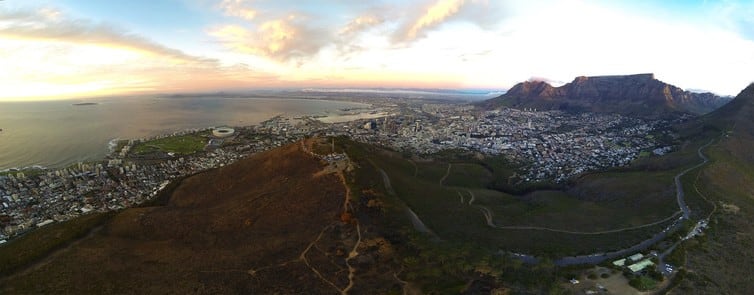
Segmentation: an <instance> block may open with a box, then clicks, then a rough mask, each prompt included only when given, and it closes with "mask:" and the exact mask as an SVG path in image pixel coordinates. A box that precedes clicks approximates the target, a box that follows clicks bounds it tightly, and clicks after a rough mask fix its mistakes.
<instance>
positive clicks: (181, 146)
mask: <svg viewBox="0 0 754 295" xmlns="http://www.w3.org/2000/svg"><path fill="white" fill-rule="evenodd" d="M206 142H207V138H206V137H205V136H204V134H201V133H200V134H187V135H180V136H171V137H164V138H158V139H155V140H150V141H146V142H142V143H139V144H137V145H135V146H134V147H133V150H132V151H133V153H135V154H137V155H143V154H149V153H154V152H158V151H161V152H166V153H168V152H170V153H176V154H182V155H187V154H193V153H195V152H198V151H202V150H204V146H205V144H206Z"/></svg>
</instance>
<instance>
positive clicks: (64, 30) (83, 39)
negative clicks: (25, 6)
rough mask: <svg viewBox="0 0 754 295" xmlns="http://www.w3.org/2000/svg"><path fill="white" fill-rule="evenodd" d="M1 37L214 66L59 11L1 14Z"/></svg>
mask: <svg viewBox="0 0 754 295" xmlns="http://www.w3.org/2000/svg"><path fill="white" fill-rule="evenodd" d="M0 37H3V38H12V39H25V40H48V41H63V42H73V43H90V44H100V45H107V46H113V47H123V48H128V49H133V50H139V51H144V52H148V53H151V54H155V55H161V56H165V57H169V58H172V59H175V60H178V61H182V62H198V63H213V62H216V61H215V60H212V59H207V58H202V57H196V56H191V55H188V54H186V53H184V52H182V51H180V50H177V49H172V48H168V47H165V46H163V45H160V44H158V43H156V42H153V41H151V40H149V39H146V38H144V37H141V36H138V35H135V34H132V33H129V32H127V31H124V30H121V29H118V28H116V27H113V26H111V25H107V24H102V23H93V22H90V21H87V20H82V19H70V18H66V17H64V16H63V14H62V13H61V12H60V11H58V10H55V9H51V8H43V9H39V10H37V11H17V12H4V11H0Z"/></svg>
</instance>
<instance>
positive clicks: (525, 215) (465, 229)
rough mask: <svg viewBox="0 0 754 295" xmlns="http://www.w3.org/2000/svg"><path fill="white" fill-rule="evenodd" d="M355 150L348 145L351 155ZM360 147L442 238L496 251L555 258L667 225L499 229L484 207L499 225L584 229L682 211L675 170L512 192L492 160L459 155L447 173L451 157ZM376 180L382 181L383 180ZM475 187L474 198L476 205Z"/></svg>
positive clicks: (631, 240)
mask: <svg viewBox="0 0 754 295" xmlns="http://www.w3.org/2000/svg"><path fill="white" fill-rule="evenodd" d="M362 148H366V147H362ZM353 152H354V151H353V150H351V151H349V155H350V154H351V153H353ZM360 153H361V154H362V155H363V156H364V157H366V158H368V159H369V160H370V161H369V162H368V163H360V167H362V170H363V169H365V168H369V166H371V165H376V166H377V167H374V168H375V169H383V170H385V171H386V173H387V174H388V176H389V178H390V180H391V184H392V187H393V188H394V190H395V192H396V193H397V195H398V198H399V199H400V201H401V202H403V203H405V204H406V205H407V206H409V207H410V208H411V209H412V210H413V211H414V212H415V213H416V214H417V215H418V216H419V218H420V219H421V220H422V221H423V222H424V223H425V224H426V225H427V227H429V228H430V229H431V230H433V231H434V232H435V233H437V235H438V236H439V237H440V238H441V239H447V240H451V241H465V242H474V243H476V244H478V245H483V247H485V248H487V249H490V250H495V249H506V250H513V251H517V252H525V253H536V254H540V255H543V256H551V257H557V255H561V256H563V255H572V254H586V253H594V252H599V251H608V250H612V249H619V248H621V247H623V246H627V245H632V244H635V243H637V242H639V241H641V240H644V239H646V238H649V237H650V236H651V235H652V234H653V233H656V232H658V231H660V230H661V229H662V228H663V226H664V224H660V225H657V226H653V227H647V228H643V229H637V230H630V231H626V232H621V233H616V234H604V235H593V236H586V235H573V234H566V233H554V232H548V231H537V230H519V229H497V228H492V227H490V226H488V225H487V222H486V219H485V217H484V215H483V214H482V212H481V211H480V207H479V206H483V207H486V208H488V209H489V210H490V211H491V212H492V215H493V222H494V224H495V225H498V226H538V227H548V228H554V229H560V230H571V231H581V232H591V231H603V230H612V229H617V228H624V227H633V226H639V225H644V224H647V223H652V222H656V221H658V220H662V219H664V218H667V217H668V216H670V215H672V214H674V213H675V212H676V211H677V210H678V208H677V205H676V202H675V190H674V186H673V182H672V178H673V176H674V175H675V173H676V172H675V170H671V171H660V172H651V173H647V172H610V173H602V174H592V175H588V176H586V177H584V179H581V180H579V181H578V182H577V183H576V184H575V185H573V186H572V187H570V188H569V189H567V190H535V191H533V192H530V193H526V194H522V195H511V194H508V193H504V192H501V191H498V190H493V189H491V188H492V187H494V183H495V182H496V181H498V179H496V176H495V171H494V170H493V171H490V169H489V168H488V166H491V165H486V166H485V165H482V164H481V163H479V162H477V161H474V160H472V161H468V162H462V161H453V162H451V165H450V170H449V173H448V167H449V162H446V161H416V162H414V164H412V163H411V162H410V161H409V160H407V159H404V158H403V157H402V156H401V154H399V153H396V152H392V151H386V150H375V151H370V152H363V151H362V152H360ZM355 160H357V161H358V159H355ZM372 163H373V164H372ZM510 171H512V170H508V172H509V173H510ZM415 173H416V177H414V174H415ZM446 173H447V176H446ZM377 175H378V174H377ZM508 175H510V174H508ZM377 179H379V176H377ZM441 180H443V181H442V184H441V183H440V182H441ZM373 185H377V186H380V187H381V186H382V184H381V183H374V184H373ZM616 191H618V192H619V193H616ZM472 194H473V195H474V203H473V204H472V205H469V201H470V200H471V195H472Z"/></svg>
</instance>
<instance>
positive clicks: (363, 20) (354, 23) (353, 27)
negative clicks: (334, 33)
mask: <svg viewBox="0 0 754 295" xmlns="http://www.w3.org/2000/svg"><path fill="white" fill-rule="evenodd" d="M384 22H385V20H384V19H383V18H380V17H377V16H373V15H362V16H359V17H356V18H354V19H352V20H351V21H350V22H348V24H346V26H345V27H343V28H342V29H341V30H340V31H339V32H338V35H339V36H341V37H343V38H351V37H353V36H355V35H357V34H360V33H362V32H364V31H366V30H368V29H371V28H373V27H374V26H376V25H379V24H382V23H384Z"/></svg>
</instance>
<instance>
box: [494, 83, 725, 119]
mask: <svg viewBox="0 0 754 295" xmlns="http://www.w3.org/2000/svg"><path fill="white" fill-rule="evenodd" d="M728 101H730V98H727V97H720V96H717V95H714V94H712V93H693V92H689V91H684V90H683V89H681V88H678V87H676V86H673V85H670V84H667V83H664V82H662V81H660V80H657V79H655V78H654V75H653V74H637V75H626V76H595V77H584V76H580V77H576V78H575V79H574V80H573V81H572V82H570V83H567V84H565V85H563V86H560V87H553V86H552V85H550V84H548V83H547V82H543V81H526V82H522V83H518V84H516V85H515V86H513V88H511V89H509V90H508V92H507V93H506V94H503V95H501V96H499V97H496V98H492V99H490V100H487V101H485V102H483V103H481V104H480V105H481V106H482V107H484V108H487V109H494V108H498V107H500V106H508V107H514V108H536V109H540V110H550V109H558V110H573V111H592V112H610V113H621V114H628V115H636V116H643V117H665V116H668V115H669V114H682V113H689V114H704V113H708V112H710V111H712V110H714V109H717V108H718V107H720V106H722V105H724V104H725V103H727V102H728Z"/></svg>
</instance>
